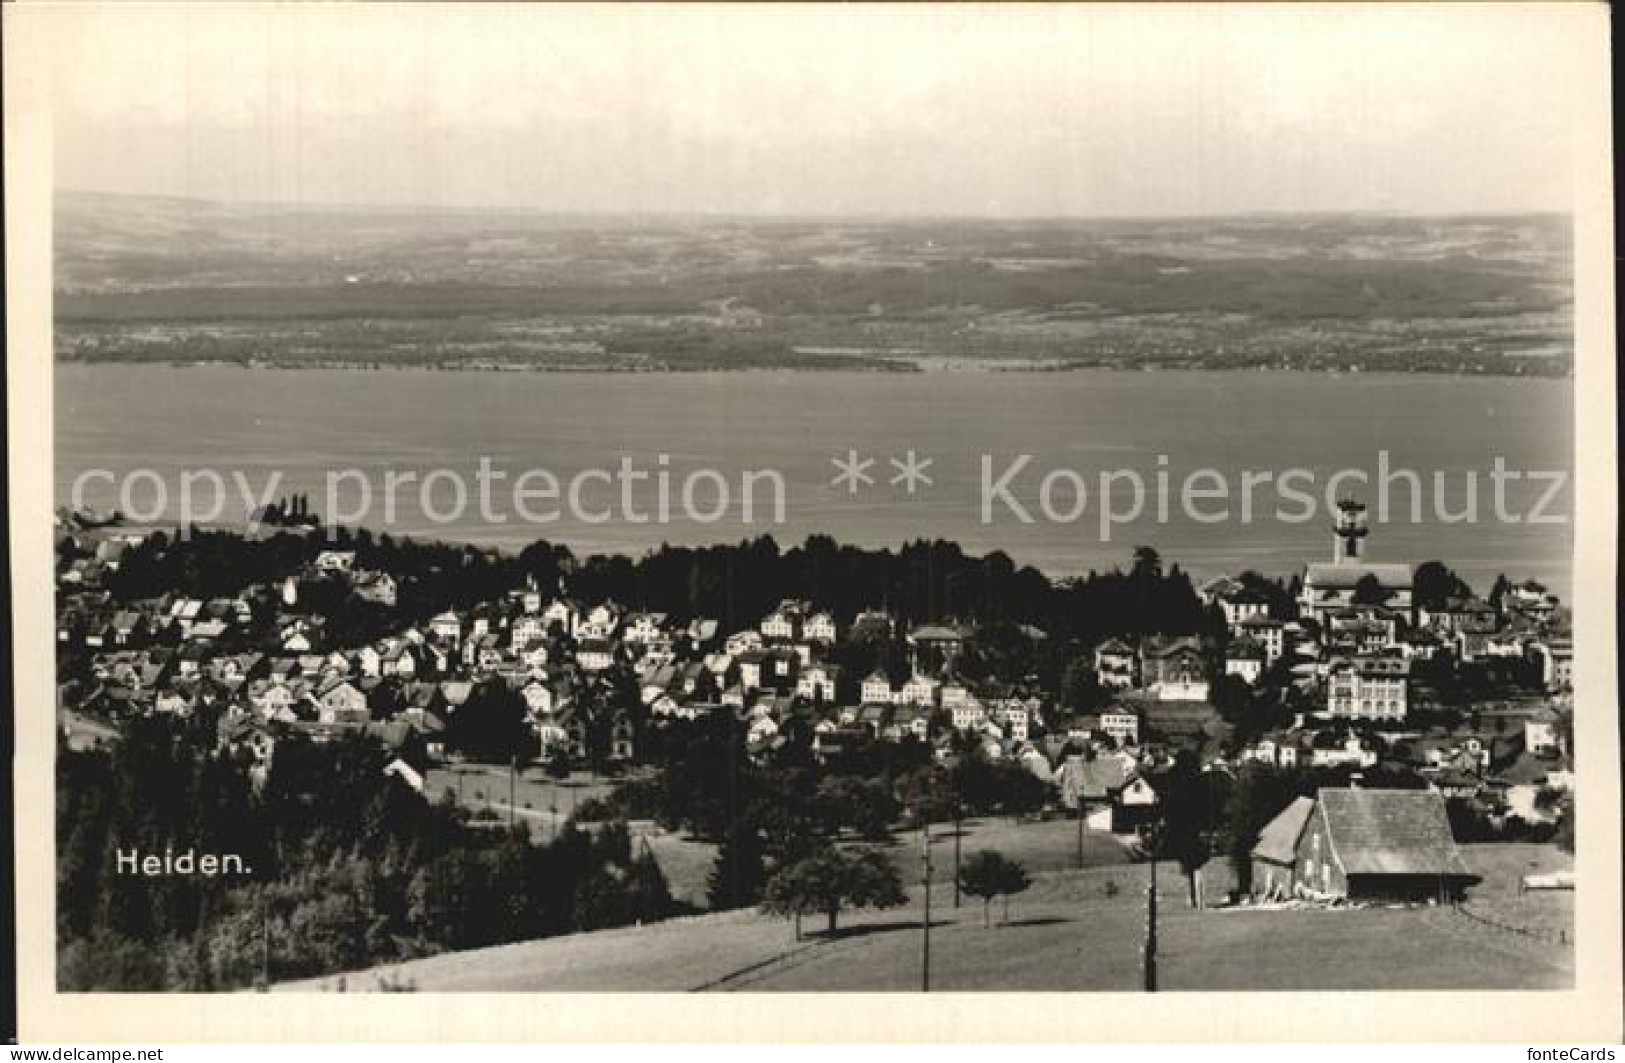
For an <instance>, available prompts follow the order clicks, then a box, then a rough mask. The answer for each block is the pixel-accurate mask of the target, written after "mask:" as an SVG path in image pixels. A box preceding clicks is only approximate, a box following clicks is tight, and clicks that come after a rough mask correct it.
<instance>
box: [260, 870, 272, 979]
mask: <svg viewBox="0 0 1625 1063" xmlns="http://www.w3.org/2000/svg"><path fill="white" fill-rule="evenodd" d="M270 907H271V906H270V902H269V901H267V900H266V898H265V893H264V891H263V889H262V890H261V892H260V985H259V990H260V992H261V993H269V992H270V991H271V913H270Z"/></svg>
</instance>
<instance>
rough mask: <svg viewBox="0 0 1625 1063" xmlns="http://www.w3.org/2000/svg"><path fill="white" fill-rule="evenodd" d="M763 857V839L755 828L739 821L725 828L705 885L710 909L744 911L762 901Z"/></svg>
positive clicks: (765, 875) (765, 872)
mask: <svg viewBox="0 0 1625 1063" xmlns="http://www.w3.org/2000/svg"><path fill="white" fill-rule="evenodd" d="M763 855H764V846H763V844H762V836H761V834H760V833H759V832H758V831H757V829H756V825H755V824H753V823H747V822H744V821H740V822H738V823H735V824H734V825H733V826H731V827H729V828H728V833H727V834H726V835H725V836H724V837H723V839H722V845H721V846H720V847H719V848H718V849H717V859H716V863H715V864H714V865H713V866H712V868H711V877H710V879H709V881H708V882H707V883H706V894H707V897H708V899H709V900H710V902H711V907H712V908H713V909H715V910H717V911H722V910H724V909H727V908H744V907H748V906H749V905H752V904H755V903H756V902H757V901H759V900H761V899H762V885H763V882H764V881H765V880H766V878H767V867H766V863H765V861H764V860H763Z"/></svg>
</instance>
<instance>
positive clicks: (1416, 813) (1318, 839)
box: [1252, 788, 1478, 900]
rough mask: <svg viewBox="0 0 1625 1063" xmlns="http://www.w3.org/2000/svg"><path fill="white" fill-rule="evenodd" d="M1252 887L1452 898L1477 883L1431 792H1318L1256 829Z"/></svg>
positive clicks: (1282, 892) (1277, 892)
mask: <svg viewBox="0 0 1625 1063" xmlns="http://www.w3.org/2000/svg"><path fill="white" fill-rule="evenodd" d="M1252 858H1253V892H1254V893H1255V894H1257V895H1259V896H1264V897H1288V896H1305V895H1306V896H1314V897H1324V898H1347V899H1350V900H1431V899H1441V900H1444V899H1450V898H1454V897H1457V896H1459V895H1460V894H1461V892H1462V890H1463V889H1465V888H1466V887H1467V886H1469V885H1471V884H1472V883H1474V882H1476V881H1478V878H1477V876H1475V875H1474V874H1472V872H1470V871H1469V870H1468V869H1467V865H1466V863H1465V862H1464V861H1463V860H1462V857H1461V852H1460V850H1459V849H1457V847H1456V840H1455V837H1454V835H1452V833H1451V831H1450V820H1449V817H1448V816H1447V815H1446V814H1445V806H1444V798H1443V797H1442V796H1441V795H1440V794H1439V793H1438V791H1436V790H1359V789H1330V788H1327V789H1323V790H1321V791H1320V792H1319V794H1318V795H1316V797H1315V798H1314V799H1313V800H1310V799H1309V798H1307V797H1300V798H1298V799H1297V800H1296V801H1294V802H1293V803H1292V804H1291V805H1289V806H1288V807H1287V808H1286V810H1285V811H1283V812H1282V813H1281V814H1280V815H1279V816H1277V817H1275V819H1273V820H1272V821H1270V823H1269V824H1268V825H1266V826H1265V827H1264V829H1263V831H1261V832H1260V834H1259V840H1258V844H1257V845H1255V846H1254V848H1253V852H1252Z"/></svg>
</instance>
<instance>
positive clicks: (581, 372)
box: [54, 355, 1574, 381]
mask: <svg viewBox="0 0 1625 1063" xmlns="http://www.w3.org/2000/svg"><path fill="white" fill-rule="evenodd" d="M939 362H940V363H942V364H938V363H939ZM54 365H55V366H56V367H57V368H62V367H65V366H98V367H99V366H119V367H126V368H158V369H241V370H244V371H252V372H260V371H280V372H322V371H327V372H333V371H341V372H379V373H388V372H395V373H493V374H496V373H536V374H569V375H575V376H591V375H596V374H612V375H616V376H634V375H639V374H642V375H647V376H662V375H668V374H681V375H685V376H693V375H704V374H723V373H753V374H780V375H796V374H802V373H814V374H828V373H854V374H882V375H890V374H900V375H910V374H922V375H923V374H932V373H956V374H964V375H976V374H984V375H998V374H1008V373H1023V374H1026V373H1035V374H1036V373H1084V372H1110V373H1235V374H1247V373H1297V374H1302V375H1305V376H1329V377H1338V376H1361V377H1387V376H1429V377H1494V378H1498V379H1506V380H1568V381H1572V380H1573V379H1574V373H1573V369H1572V364H1571V363H1565V369H1564V371H1563V372H1555V373H1554V372H1531V373H1510V372H1506V371H1504V370H1500V369H1490V368H1485V369H1481V370H1467V369H1439V368H1432V367H1427V366H1418V367H1416V368H1410V369H1400V368H1389V367H1383V368H1378V369H1368V368H1363V367H1350V368H1342V369H1330V368H1317V367H1311V366H1293V365H1213V364H1206V363H1191V364H1185V363H1181V364H1144V365H1137V366H1135V365H1124V364H1121V363H1113V362H1105V363H1089V364H1082V363H1070V362H1069V363H1063V364H1044V363H1035V362H1031V361H1020V360H1016V359H1011V360H1010V361H1009V362H1000V361H998V360H995V359H955V358H951V357H947V356H944V357H942V358H940V359H931V360H930V361H929V363H928V364H920V362H917V361H903V360H897V361H888V360H886V359H881V358H876V359H873V360H869V361H864V362H833V363H822V364H821V359H820V358H819V357H818V356H816V355H810V356H808V358H807V364H805V365H798V366H787V365H751V364H747V365H732V366H730V365H627V364H614V363H607V364H603V365H546V364H536V365H512V364H506V365H446V364H430V363H413V364H388V363H382V362H350V361H294V362H280V361H279V362H269V361H262V362H243V361H239V360H236V359H229V358H221V359H191V358H187V359H168V360H159V359H119V358H57V359H55V360H54Z"/></svg>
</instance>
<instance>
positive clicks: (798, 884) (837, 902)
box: [762, 847, 906, 934]
mask: <svg viewBox="0 0 1625 1063" xmlns="http://www.w3.org/2000/svg"><path fill="white" fill-rule="evenodd" d="M905 900H906V898H905V897H904V896H903V885H902V883H901V882H900V881H899V880H898V877H897V869H896V868H894V867H893V866H892V865H891V861H889V860H887V859H886V857H885V855H884V854H883V853H880V852H878V851H876V850H873V849H859V850H854V851H851V852H843V851H841V850H840V849H836V848H833V847H827V848H824V849H821V850H820V851H818V852H816V853H814V854H813V855H812V856H809V857H806V858H805V859H802V860H797V861H795V862H794V863H790V864H786V865H785V866H784V867H782V868H780V869H779V870H778V871H776V872H775V873H774V875H773V877H772V878H771V879H769V880H768V883H767V889H766V891H765V893H764V895H763V897H762V910H763V911H765V912H768V913H770V914H772V915H782V916H795V917H799V916H800V915H801V914H802V913H803V912H818V911H821V912H823V913H824V914H825V915H826V916H827V917H828V918H829V933H831V934H834V933H835V920H836V917H837V916H839V915H840V913H841V909H842V908H895V907H897V906H898V905H900V904H902V903H904V901H905Z"/></svg>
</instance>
